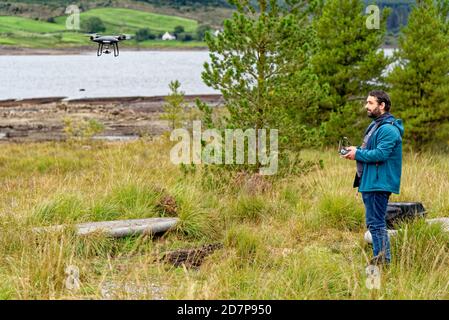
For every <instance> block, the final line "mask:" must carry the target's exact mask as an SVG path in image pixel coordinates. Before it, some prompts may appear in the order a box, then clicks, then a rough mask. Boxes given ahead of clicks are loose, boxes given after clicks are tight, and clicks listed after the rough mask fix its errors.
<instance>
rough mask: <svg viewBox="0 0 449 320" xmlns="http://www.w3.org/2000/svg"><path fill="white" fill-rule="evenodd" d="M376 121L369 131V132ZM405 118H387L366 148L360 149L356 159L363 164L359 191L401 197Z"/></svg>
mask: <svg viewBox="0 0 449 320" xmlns="http://www.w3.org/2000/svg"><path fill="white" fill-rule="evenodd" d="M374 124H375V122H374V121H373V122H372V123H371V124H370V126H369V127H368V129H367V131H366V132H369V130H370V129H371V126H373V125H374ZM403 136H404V127H403V125H402V120H401V119H395V118H394V117H393V116H389V117H387V118H385V119H384V120H383V121H382V122H381V124H380V126H379V127H378V128H377V129H376V131H375V132H374V133H373V134H372V135H371V138H370V139H369V141H368V145H367V146H366V149H363V150H362V149H361V148H360V147H358V148H357V151H356V153H355V159H356V160H357V161H360V162H362V163H363V174H362V179H361V181H360V186H359V192H371V191H387V192H391V193H396V194H399V187H400V184H401V173H402V137H403Z"/></svg>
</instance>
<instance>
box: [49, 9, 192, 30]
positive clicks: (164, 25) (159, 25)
mask: <svg viewBox="0 0 449 320" xmlns="http://www.w3.org/2000/svg"><path fill="white" fill-rule="evenodd" d="M89 17H98V18H100V19H101V20H102V21H103V23H104V24H105V26H106V33H135V32H136V31H137V30H139V29H142V28H149V29H151V30H152V31H154V32H166V31H169V32H172V31H173V30H174V29H175V27H176V26H183V27H184V29H185V30H186V32H194V31H195V30H196V28H197V26H198V23H197V22H196V21H195V20H190V19H185V18H180V17H173V16H165V15H160V14H154V13H149V12H142V11H137V10H130V9H121V8H101V9H92V10H89V11H87V12H85V13H82V14H81V16H80V19H81V23H82V21H83V19H86V18H89ZM65 21H66V17H59V18H56V22H57V23H58V24H59V25H60V26H65Z"/></svg>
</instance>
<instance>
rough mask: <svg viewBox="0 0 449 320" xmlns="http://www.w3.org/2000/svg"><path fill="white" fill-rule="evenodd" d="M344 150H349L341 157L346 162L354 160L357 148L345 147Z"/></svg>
mask: <svg viewBox="0 0 449 320" xmlns="http://www.w3.org/2000/svg"><path fill="white" fill-rule="evenodd" d="M346 150H349V152H348V153H347V154H346V155H344V156H342V157H343V158H345V159H348V160H355V152H356V151H357V147H354V146H351V147H346Z"/></svg>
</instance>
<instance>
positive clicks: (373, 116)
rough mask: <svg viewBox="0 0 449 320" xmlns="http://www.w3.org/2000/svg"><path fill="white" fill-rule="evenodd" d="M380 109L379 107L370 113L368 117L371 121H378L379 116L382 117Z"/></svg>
mask: <svg viewBox="0 0 449 320" xmlns="http://www.w3.org/2000/svg"><path fill="white" fill-rule="evenodd" d="M380 115H381V113H380V108H379V106H377V107H376V108H375V109H374V110H373V111H371V113H370V112H369V111H368V117H369V118H371V119H376V118H377V117H378V116H380Z"/></svg>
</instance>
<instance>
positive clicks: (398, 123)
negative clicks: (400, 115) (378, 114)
mask: <svg viewBox="0 0 449 320" xmlns="http://www.w3.org/2000/svg"><path fill="white" fill-rule="evenodd" d="M385 122H390V123H391V122H393V125H394V126H395V127H396V128H398V129H399V133H400V134H401V137H403V136H404V125H403V124H402V120H401V119H396V118H395V117H394V116H393V115H389V116H388V117H386V118H385V119H383V120H382V123H385Z"/></svg>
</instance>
